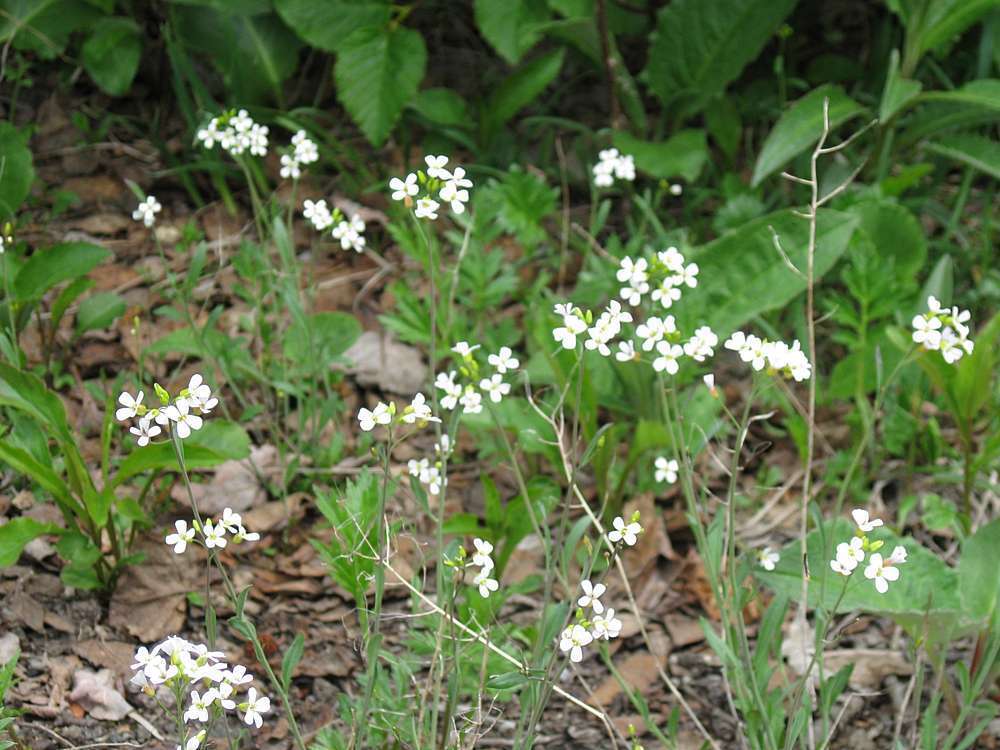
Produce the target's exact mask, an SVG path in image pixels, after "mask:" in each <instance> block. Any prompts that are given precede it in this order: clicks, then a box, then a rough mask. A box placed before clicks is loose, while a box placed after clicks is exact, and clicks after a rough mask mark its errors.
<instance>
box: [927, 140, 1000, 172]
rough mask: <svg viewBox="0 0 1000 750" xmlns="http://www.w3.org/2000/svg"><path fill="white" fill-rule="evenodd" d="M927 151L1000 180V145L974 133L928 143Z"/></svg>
mask: <svg viewBox="0 0 1000 750" xmlns="http://www.w3.org/2000/svg"><path fill="white" fill-rule="evenodd" d="M927 149H928V150H929V151H932V152H933V153H935V154H938V155H940V156H945V157H947V158H949V159H954V160H955V161H959V162H962V163H963V164H967V165H968V166H970V167H973V168H974V169H978V170H979V171H980V172H985V173H986V174H988V175H989V176H990V177H992V178H993V179H995V180H1000V144H998V143H997V142H996V141H995V140H993V139H991V138H986V137H985V136H981V135H976V134H975V133H956V134H955V135H953V136H949V138H948V140H947V141H936V142H934V143H928V144H927Z"/></svg>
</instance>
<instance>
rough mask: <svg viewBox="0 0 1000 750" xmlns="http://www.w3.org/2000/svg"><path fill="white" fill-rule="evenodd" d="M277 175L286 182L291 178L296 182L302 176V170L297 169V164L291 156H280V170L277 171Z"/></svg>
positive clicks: (296, 160)
mask: <svg viewBox="0 0 1000 750" xmlns="http://www.w3.org/2000/svg"><path fill="white" fill-rule="evenodd" d="M278 174H279V175H280V176H281V179H283V180H287V179H288V178H289V177H291V178H292V179H293V180H297V179H299V178H300V177H301V176H302V170H301V169H299V162H298V159H296V158H295V157H294V156H292V155H291V154H282V155H281V169H280V170H278Z"/></svg>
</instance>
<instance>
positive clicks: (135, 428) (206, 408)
mask: <svg viewBox="0 0 1000 750" xmlns="http://www.w3.org/2000/svg"><path fill="white" fill-rule="evenodd" d="M153 388H154V390H155V391H156V395H157V397H158V398H159V399H160V405H159V406H154V407H148V406H146V405H145V404H144V403H142V400H143V397H144V396H145V394H144V393H143V392H142V391H139V393H138V395H137V396H133V395H132V394H131V393H129V392H128V391H123V392H122V393H121V394H119V396H118V403H119V405H120V406H119V408H118V410H117V411H116V412H115V418H116V419H117V420H118V421H120V422H126V421H129V420H132V419H135V420H136V422H135V423H134V424H133V425H132V426H131V427H130V428H129V432H131V433H132V434H133V435H135V436H136V442H137V443H138V444H139V447H141V448H143V447H145V446H147V445H149V442H150V440H151V439H152V438H154V437H156V436H157V435H159V434H161V433H162V432H163V429H162V428H169V429H172V430H174V431H175V432H176V433H177V436H178V437H179V438H182V439H183V438H187V437H189V436H190V435H191V433H192V432H194V431H195V430H200V429H201V427H202V424H203V422H204V420H203V419H202V417H203V416H205V415H206V414H209V413H211V411H212V409H214V408H215V407H216V406H217V405H218V403H219V399H217V398H216V397H215V396H213V395H212V389H211V388H210V387H209V386H208V385H207V384H206V383H205V382H204V380H203V379H202V377H201V375H200V374H197V373H195V374H194V375H192V376H191V380H190V381H188V385H187V388H183V389H181V392H180V393H179V394H177V396H176V397H171V395H170V394H169V393H168V392H167V391H166V390H164V389H163V388H162V387H161V386H160V384H159V383H154V384H153Z"/></svg>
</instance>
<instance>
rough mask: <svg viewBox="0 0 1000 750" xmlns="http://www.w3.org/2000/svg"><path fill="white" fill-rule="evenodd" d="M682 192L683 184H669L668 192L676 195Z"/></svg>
mask: <svg viewBox="0 0 1000 750" xmlns="http://www.w3.org/2000/svg"><path fill="white" fill-rule="evenodd" d="M683 192H684V186H683V185H681V184H680V183H679V182H675V183H674V184H673V185H671V186H670V194H671V195H675V196H676V195H680V194H681V193H683Z"/></svg>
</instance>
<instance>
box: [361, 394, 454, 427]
mask: <svg viewBox="0 0 1000 750" xmlns="http://www.w3.org/2000/svg"><path fill="white" fill-rule="evenodd" d="M394 419H395V421H396V422H397V423H399V424H408V425H415V426H416V427H426V426H427V424H428V423H429V422H440V421H441V420H440V419H439V418H438V417H435V416H434V415H433V414H432V413H431V407H430V404H428V403H427V399H426V398H425V397H424V394H422V393H418V394H417V395H416V396H414V397H413V400H412V401H411V402H410V404H409V405H408V406H406V408H404V409H403V411H402V413H400V414H398V415H397V410H396V402H395V401H390V402H389V403H388V404H386V403H385V402H383V401H379V402H378V404H377V405H376V406H375V408H374V409H366V408H362V409H360V410H359V411H358V422H359V423H360V425H361V429H362V430H364V431H365V432H371V431H372V430H374V429H375V427H376V426H379V425H381V426H383V427H384V426H388V425H390V424H392V422H393V420H394Z"/></svg>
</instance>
